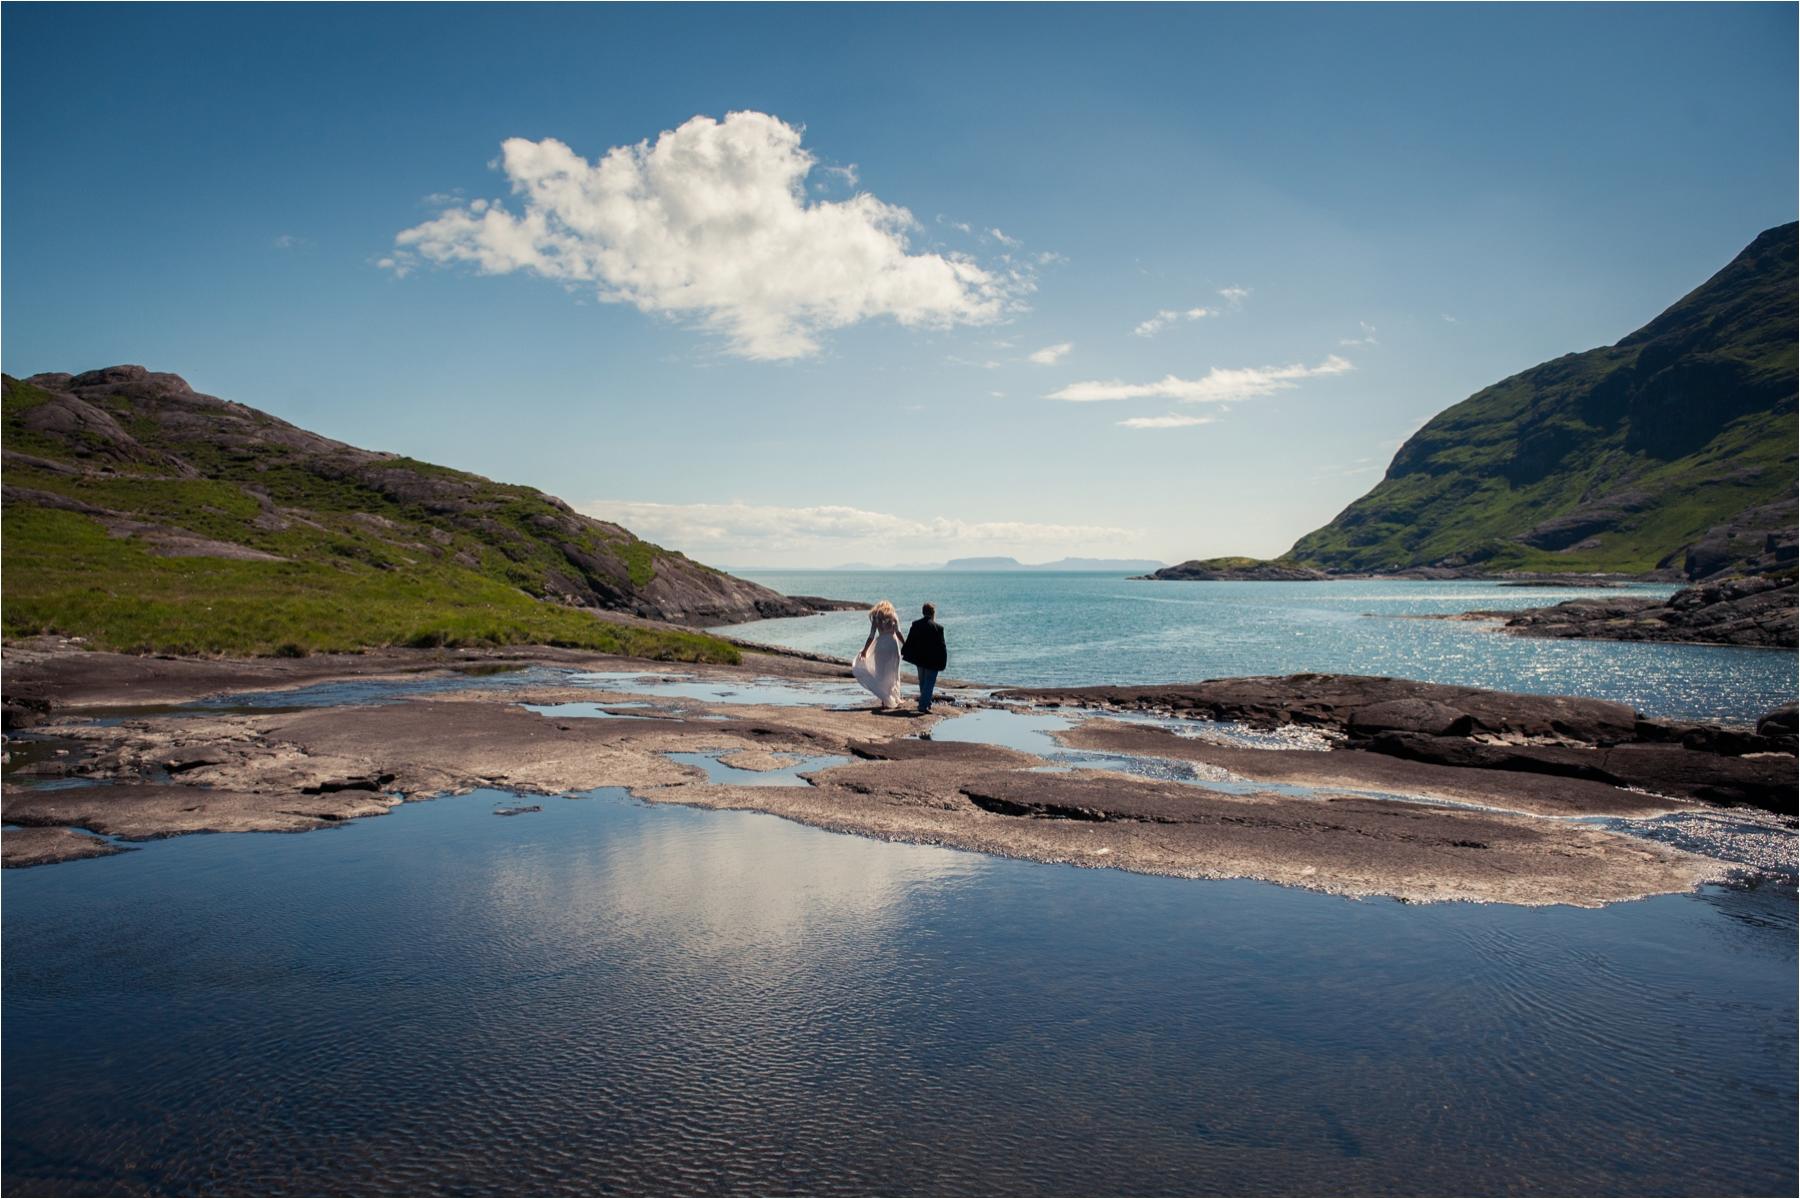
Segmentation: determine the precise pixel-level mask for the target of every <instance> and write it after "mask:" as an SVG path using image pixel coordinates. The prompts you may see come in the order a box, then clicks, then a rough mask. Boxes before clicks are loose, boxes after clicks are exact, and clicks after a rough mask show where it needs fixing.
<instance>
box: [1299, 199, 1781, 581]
mask: <svg viewBox="0 0 1800 1199" xmlns="http://www.w3.org/2000/svg"><path fill="white" fill-rule="evenodd" d="M1795 250H1796V246H1795V226H1794V225H1791V224H1790V225H1784V226H1781V227H1780V228H1776V229H1771V230H1769V231H1768V232H1766V233H1764V234H1762V235H1761V236H1760V237H1758V238H1757V239H1756V240H1755V241H1754V242H1753V243H1751V245H1750V246H1748V247H1747V248H1746V249H1745V250H1744V251H1743V252H1742V253H1741V254H1739V255H1738V256H1737V258H1736V259H1734V260H1733V261H1732V262H1731V263H1730V264H1729V265H1728V266H1726V267H1725V269H1723V270H1721V271H1720V272H1719V273H1718V274H1716V275H1714V276H1713V277H1712V278H1711V279H1709V280H1708V281H1707V282H1706V283H1704V284H1702V285H1701V286H1700V287H1699V288H1697V289H1695V290H1694V291H1693V292H1692V293H1690V294H1689V295H1687V296H1685V297H1684V298H1682V299H1681V300H1679V301H1678V302H1676V303H1675V304H1674V305H1673V306H1672V307H1670V308H1669V309H1668V310H1667V311H1666V312H1664V313H1663V314H1662V315H1661V316H1659V317H1657V318H1656V319H1655V320H1653V321H1651V322H1650V323H1649V324H1648V325H1646V326H1644V327H1643V328H1642V329H1640V330H1638V331H1637V332H1636V333H1633V334H1631V335H1630V336H1629V337H1626V338H1624V339H1623V340H1622V341H1620V342H1618V343H1617V344H1616V345H1612V346H1604V347H1601V348H1599V349H1595V350H1589V351H1587V352H1585V353H1580V354H1569V355H1565V356H1564V357H1561V358H1558V359H1556V360H1554V361H1552V362H1546V363H1544V364H1543V365H1541V366H1536V367H1533V368H1532V369H1530V370H1528V371H1525V372H1523V373H1521V374H1518V375H1515V376H1513V377H1512V378H1510V379H1506V380H1504V381H1502V382H1500V383H1496V384H1495V385H1494V386H1492V387H1489V388H1487V389H1485V390H1483V391H1481V392H1478V393H1477V394H1475V395H1474V396H1472V397H1470V398H1469V399H1467V400H1465V401H1463V402H1462V403H1460V404H1457V405H1456V406H1455V407H1453V408H1450V409H1448V410H1446V411H1444V412H1442V413H1440V414H1439V415H1438V416H1437V417H1435V418H1434V419H1433V420H1431V421H1430V422H1429V423H1428V424H1427V425H1426V426H1425V427H1424V428H1423V429H1421V430H1419V432H1418V433H1416V434H1414V435H1413V437H1412V438H1411V439H1410V440H1408V441H1407V442H1406V444H1405V445H1403V446H1402V447H1401V448H1400V451H1399V453H1397V454H1396V455H1395V456H1394V461H1393V464H1392V465H1391V466H1389V468H1388V471H1387V475H1386V477H1385V478H1383V479H1382V481H1381V482H1380V483H1379V484H1377V485H1376V486H1375V488H1374V490H1372V491H1370V492H1369V494H1367V495H1365V496H1363V497H1362V498H1361V499H1359V500H1357V501H1356V502H1355V503H1353V504H1351V505H1350V507H1348V508H1346V509H1345V510H1344V511H1343V512H1342V513H1341V514H1340V515H1339V516H1338V517H1337V519H1336V520H1334V521H1332V522H1331V523H1330V524H1329V525H1326V526H1325V527H1324V528H1322V529H1319V530H1317V531H1316V532H1313V533H1310V534H1308V535H1307V536H1305V537H1303V538H1301V539H1300V540H1299V542H1297V543H1296V544H1295V546H1294V548H1293V549H1292V550H1291V551H1289V553H1288V555H1287V557H1288V558H1289V559H1292V560H1294V561H1295V562H1298V563H1301V564H1306V565H1312V566H1318V567H1323V568H1326V569H1330V570H1340V571H1341V570H1349V571H1391V570H1398V569H1404V568H1408V567H1421V566H1442V567H1452V568H1459V567H1476V568H1479V569H1482V570H1486V571H1501V570H1520V569H1526V570H1541V571H1617V572H1628V573H1648V572H1650V571H1653V570H1662V571H1665V572H1668V573H1669V574H1671V575H1675V574H1679V575H1682V576H1685V577H1687V578H1689V579H1704V578H1715V577H1722V576H1725V575H1730V574H1740V573H1757V572H1765V571H1768V570H1771V569H1779V568H1781V567H1784V566H1788V565H1791V564H1792V563H1793V562H1794V560H1795V470H1796V456H1795V443H1796V435H1797V426H1796V420H1795V393H1796V371H1795V362H1796V354H1795V335H1794V328H1795V321H1796V305H1795Z"/></svg>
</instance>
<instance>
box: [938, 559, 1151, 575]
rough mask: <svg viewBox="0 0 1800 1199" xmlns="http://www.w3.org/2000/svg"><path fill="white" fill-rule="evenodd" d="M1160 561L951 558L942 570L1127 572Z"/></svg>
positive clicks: (1143, 568)
mask: <svg viewBox="0 0 1800 1199" xmlns="http://www.w3.org/2000/svg"><path fill="white" fill-rule="evenodd" d="M1161 567H1162V563H1161V562H1157V561H1155V560H1153V559H1144V558H1058V559H1057V560H1056V561H1054V562H1031V563H1026V562H1021V561H1019V560H1018V559H1017V558H952V559H950V561H948V562H946V563H944V565H943V567H942V569H944V570H1091V571H1095V572H1097V573H1098V572H1104V573H1121V572H1125V573H1129V572H1130V571H1134V570H1158V569H1161Z"/></svg>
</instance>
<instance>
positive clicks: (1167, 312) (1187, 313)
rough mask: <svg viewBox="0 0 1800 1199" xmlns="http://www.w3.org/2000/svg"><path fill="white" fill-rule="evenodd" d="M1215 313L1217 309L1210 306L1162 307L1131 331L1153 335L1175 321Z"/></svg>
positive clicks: (1146, 335)
mask: <svg viewBox="0 0 1800 1199" xmlns="http://www.w3.org/2000/svg"><path fill="white" fill-rule="evenodd" d="M1217 315H1218V313H1217V311H1216V310H1214V309H1211V308H1185V309H1177V308H1164V309H1162V310H1160V311H1159V312H1158V313H1157V314H1156V315H1155V316H1153V317H1151V318H1150V319H1149V320H1147V321H1143V322H1141V323H1139V325H1138V327H1137V328H1135V329H1133V330H1132V332H1133V333H1135V334H1137V335H1138V336H1139V337H1155V336H1156V335H1157V334H1158V333H1161V332H1162V331H1163V330H1164V329H1167V328H1168V327H1169V326H1170V325H1173V324H1174V323H1176V322H1177V321H1184V320H1186V321H1197V320H1200V319H1202V318H1204V317H1209V316H1217Z"/></svg>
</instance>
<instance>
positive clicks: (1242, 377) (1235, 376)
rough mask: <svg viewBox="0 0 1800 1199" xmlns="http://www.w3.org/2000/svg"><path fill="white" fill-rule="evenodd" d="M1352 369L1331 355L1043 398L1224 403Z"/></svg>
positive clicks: (1095, 385)
mask: <svg viewBox="0 0 1800 1199" xmlns="http://www.w3.org/2000/svg"><path fill="white" fill-rule="evenodd" d="M1354 369H1355V367H1354V366H1353V365H1352V364H1351V362H1350V361H1349V359H1346V358H1340V357H1339V356H1338V355H1336V354H1332V355H1330V356H1328V357H1327V358H1326V359H1325V360H1324V361H1323V362H1321V363H1319V364H1318V365H1317V366H1307V365H1305V364H1304V363H1299V362H1295V363H1292V364H1290V365H1288V366H1249V367H1239V368H1235V369H1228V368H1222V367H1216V366H1215V367H1214V368H1213V369H1212V370H1210V371H1208V372H1207V373H1206V374H1205V375H1203V376H1201V377H1200V378H1198V379H1182V378H1178V377H1176V376H1175V375H1165V376H1164V377H1163V378H1161V379H1159V380H1157V381H1156V382H1154V383H1125V382H1121V381H1120V380H1117V379H1109V380H1108V379H1096V380H1091V381H1088V382H1083V383H1071V384H1069V385H1068V386H1067V387H1064V388H1062V389H1061V390H1060V391H1053V392H1051V393H1050V394H1049V395H1048V396H1046V397H1045V398H1046V399H1051V400H1068V401H1071V402H1073V403H1077V404H1084V403H1093V402H1096V401H1100V400H1139V399H1165V400H1175V401H1177V402H1178V403H1182V404H1226V403H1230V402H1232V401H1234V400H1245V399H1250V398H1251V397H1253V396H1262V395H1269V394H1270V393H1272V392H1277V391H1287V390H1289V389H1291V388H1294V387H1297V386H1299V384H1300V381H1301V380H1302V379H1311V378H1315V377H1317V376H1320V375H1341V374H1343V373H1344V372H1345V371H1349V370H1354Z"/></svg>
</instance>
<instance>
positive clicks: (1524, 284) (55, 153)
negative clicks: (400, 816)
mask: <svg viewBox="0 0 1800 1199" xmlns="http://www.w3.org/2000/svg"><path fill="white" fill-rule="evenodd" d="M1795 13H1796V9H1795V7H1794V6H1793V5H1757V6H1733V5H1701V6H1687V5H1651V6H1637V5H1596V6H1483V5H1451V6H1443V7H1436V6H1423V5H1420V6H1355V5H1334V6H1320V7H1315V6H1309V5H1267V6H1235V5H1202V6H1191V7H1190V6H1180V7H1178V6H1173V5H1168V6H1146V7H1137V6H1128V5H1112V6H1104V7H1086V6H1057V7H1030V6H993V7H988V6H934V7H919V8H914V7H877V6H873V5H866V6H865V5H859V6H851V7H835V6H810V5H809V6H792V7H789V6H747V5H746V6H721V7H714V6H684V7H659V8H637V7H631V6H617V5H615V6H596V7H584V6H574V5H555V6H527V5H507V6H493V7H490V6H473V5H468V6H443V7H438V6H430V5H416V6H394V7H387V6H357V5H344V6H322V7H311V6H274V5H269V6H256V7H250V8H236V7H231V6H222V5H204V6H193V7H162V6H152V5H134V6H120V7H101V6H66V5H17V4H9V5H7V6H6V7H5V11H4V40H3V43H0V51H3V54H4V68H5V72H4V108H3V110H0V111H3V118H0V119H3V121H4V130H3V134H4V136H3V140H0V156H3V163H0V166H3V168H4V189H3V191H0V207H3V214H0V215H3V218H4V278H3V289H4V297H3V298H4V316H5V323H4V327H3V332H0V338H3V343H0V357H3V360H4V367H5V369H6V370H7V372H8V373H11V374H15V375H26V374H31V373H35V372H38V371H47V370H71V371H75V370H83V369H88V368H92V367H97V366H102V365H109V364H112V363H117V362H139V363H143V364H144V365H147V366H149V367H151V368H152V369H158V370H169V371H174V372H177V373H179V374H182V375H184V376H186V377H187V378H188V379H189V381H190V382H191V383H193V384H194V385H195V386H196V387H197V388H199V389H201V390H203V391H208V392H211V393H213V394H216V395H220V396H224V397H227V398H229V399H235V400H239V401H242V402H244V403H247V404H251V405H254V406H257V407H260V408H264V409H267V410H269V411H271V412H274V413H276V414H277V415H279V416H282V417H284V418H285V419H288V420H290V421H293V422H295V423H297V424H300V425H303V426H305V427H308V428H311V429H315V430H318V431H319V432H322V433H326V434H328V435H330V436H333V437H337V438H341V439H343V440H345V441H349V442H352V443H354V444H357V445H363V446H367V447H370V448H375V449H385V450H393V451H396V452H401V453H406V454H410V455H412V456H415V457H419V458H424V459H428V460H432V461H437V462H441V463H445V464H447V465H453V466H458V467H462V468H464V469H468V470H473V471H477V472H479V473H481V474H485V475H488V476H491V477H494V478H498V479H504V480H507V481H512V482H522V483H529V484H532V485H534V486H537V487H541V488H543V489H545V490H547V491H550V492H552V493H554V494H556V495H560V496H562V497H563V498H565V499H567V500H568V501H570V502H571V503H573V504H575V505H577V506H578V507H581V508H583V509H584V510H588V511H592V512H595V513H597V514H603V515H607V516H609V517H610V518H614V519H619V520H621V521H622V522H623V523H626V524H627V525H629V526H630V527H632V528H633V529H634V530H635V531H637V532H639V533H641V534H642V535H645V536H648V537H651V538H652V539H654V540H658V541H661V542H662V543H664V544H667V545H671V546H674V547H676V548H679V549H683V550H686V551H687V552H689V553H691V554H693V555H694V556H696V557H698V558H700V559H702V560H704V561H711V562H716V563H723V564H727V565H783V566H804V565H830V564H834V563H838V562H845V561H852V560H861V561H875V562H894V561H915V562H916V561H930V560H937V559H942V558H945V557H950V556H960V555H971V554H1014V555H1016V556H1019V557H1021V558H1024V559H1026V560H1045V559H1050V558H1056V557H1060V556H1062V555H1064V554H1081V555H1117V556H1126V555H1129V556H1144V557H1155V558H1162V559H1164V560H1169V561H1176V560H1180V559H1182V558H1187V557H1194V556H1204V555H1212V554H1220V553H1253V554H1261V555H1270V554H1275V553H1279V552H1280V551H1282V550H1284V549H1286V548H1287V547H1288V545H1290V544H1291V543H1292V542H1293V540H1294V539H1295V538H1296V537H1298V536H1299V535H1301V534H1303V533H1305V532H1307V531H1308V530H1310V529H1312V528H1314V527H1316V526H1318V525H1320V524H1322V523H1324V522H1325V521H1327V520H1329V519H1330V518H1331V517H1332V516H1333V515H1334V514H1335V513H1336V512H1338V511H1339V510H1340V509H1341V508H1342V507H1343V505H1344V504H1346V503H1348V502H1349V501H1350V500H1352V499H1354V498H1355V497H1356V496H1357V495H1360V494H1361V493H1362V492H1363V491H1365V490H1366V489H1367V488H1368V487H1369V486H1371V485H1372V484H1373V483H1374V482H1375V481H1376V480H1377V479H1378V478H1379V477H1380V473H1381V470H1382V469H1383V468H1384V467H1385V465H1386V463H1387V461H1388V459H1389V458H1390V457H1391V456H1392V454H1393V451H1394V449H1395V448H1396V446H1397V445H1398V443H1399V442H1400V441H1401V440H1402V439H1403V438H1404V437H1405V436H1406V435H1407V434H1409V433H1410V432H1411V431H1412V430H1413V429H1415V428H1417V426H1418V425H1419V424H1420V423H1422V422H1423V421H1424V420H1425V419H1426V418H1427V417H1429V416H1430V415H1432V414H1433V413H1435V412H1437V411H1439V410H1441V409H1443V408H1444V407H1447V406H1448V405H1450V404H1452V403H1454V402H1456V401H1458V400H1460V399H1462V398H1464V397H1465V396H1467V395H1469V394H1470V393H1472V392H1474V391H1476V390H1478V389H1479V388H1481V387H1482V386H1485V385H1486V384H1488V383H1491V382H1494V381H1496V380H1498V379H1500V378H1502V377H1504V376H1506V375H1508V374H1511V373H1513V372H1515V371H1517V370H1520V369H1523V368H1525V367H1528V366H1531V365H1533V364H1535V363H1537V362H1539V361H1542V360H1544V359H1546V358H1550V357H1553V356H1555V355H1557V354H1561V353H1566V352H1569V351H1573V350H1580V349H1585V348H1588V347H1591V346H1594V345H1599V344H1604V343H1608V342H1611V341H1614V340H1617V339H1618V338H1619V337H1621V336H1623V335H1624V334H1625V333H1627V332H1629V331H1631V330H1632V329H1634V328H1636V327H1637V326H1639V325H1641V324H1642V323H1644V322H1645V321H1646V320H1648V319H1649V318H1651V317H1652V316H1654V315H1655V314H1656V313H1657V312H1658V311H1660V310H1661V309H1662V308H1664V307H1665V306H1666V305H1668V304H1669V303H1670V302H1672V301H1673V300H1675V299H1677V298H1678V297H1680V296H1681V295H1682V294H1683V293H1685V292H1686V291H1688V290H1689V289H1691V288H1692V287H1694V286H1695V285H1697V284H1698V283H1700V282H1701V280H1703V279H1704V278H1705V277H1706V276H1708V275H1709V274H1711V273H1712V272H1713V271H1714V270H1716V269H1718V268H1719V267H1721V266H1723V265H1724V264H1725V262H1726V261H1728V260H1729V259H1730V257H1731V256H1732V255H1733V254H1734V253H1736V252H1737V251H1738V250H1739V249H1741V248H1742V247H1743V246H1744V245H1745V244H1746V243H1748V242H1749V241H1750V240H1751V238H1752V237H1754V236H1755V235H1756V234H1757V233H1758V232H1760V231H1761V230H1763V229H1765V228H1767V227H1769V226H1772V225H1776V224H1780V223H1782V222H1785V221H1789V220H1792V219H1794V216H1795V207H1796V204H1795V178H1796V170H1797V163H1796V136H1797V131H1796V123H1795V105H1794V95H1795V89H1796V70H1795V55H1794V45H1795V35H1796V23H1795ZM734 113H736V114H746V115H742V116H738V117H735V118H734V117H731V116H730V114H734ZM697 118H698V120H697ZM553 143H560V146H558V145H556V144H553ZM503 147H505V148H504V149H503ZM562 147H566V150H564V149H563V148H562ZM632 147H641V148H638V149H632ZM615 148H621V149H618V150H617V152H616V153H615V154H614V155H613V157H612V158H611V159H609V160H608V165H607V166H606V167H604V168H601V167H599V166H598V164H599V163H600V162H601V160H602V159H604V158H606V156H607V155H608V154H609V152H611V151H614V150H615ZM515 189H518V190H515ZM902 210H904V211H902ZM397 238H399V239H400V240H398V241H397ZM1159 314H1160V315H1159ZM1062 347H1067V348H1062Z"/></svg>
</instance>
